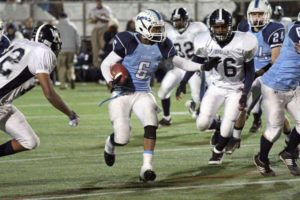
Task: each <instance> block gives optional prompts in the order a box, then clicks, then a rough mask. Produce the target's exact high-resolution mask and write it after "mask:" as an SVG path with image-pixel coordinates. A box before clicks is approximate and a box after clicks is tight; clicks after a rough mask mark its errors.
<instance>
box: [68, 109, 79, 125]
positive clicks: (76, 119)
mask: <svg viewBox="0 0 300 200" xmlns="http://www.w3.org/2000/svg"><path fill="white" fill-rule="evenodd" d="M69 119H70V121H69V125H70V126H71V127H76V126H77V125H78V124H79V116H78V115H77V114H76V113H75V112H74V111H72V114H71V115H70V116H69Z"/></svg>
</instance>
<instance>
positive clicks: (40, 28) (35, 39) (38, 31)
mask: <svg viewBox="0 0 300 200" xmlns="http://www.w3.org/2000/svg"><path fill="white" fill-rule="evenodd" d="M46 25H47V24H42V25H41V26H40V27H39V28H38V30H37V31H36V34H35V38H34V41H35V42H38V41H39V35H40V32H41V30H42V28H43V27H44V26H46Z"/></svg>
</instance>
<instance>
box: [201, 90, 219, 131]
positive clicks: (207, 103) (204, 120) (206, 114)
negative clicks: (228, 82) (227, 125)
mask: <svg viewBox="0 0 300 200" xmlns="http://www.w3.org/2000/svg"><path fill="white" fill-rule="evenodd" d="M224 96H225V94H224V90H223V89H221V88H218V87H216V86H214V85H211V86H209V88H208V89H207V91H206V93H205V95H204V97H203V99H202V102H201V106H200V114H199V116H198V117H197V121H196V125H197V128H198V129H199V130H200V131H205V130H206V129H217V128H219V127H218V125H220V124H219V123H218V120H217V119H216V117H215V116H216V113H217V112H218V110H219V108H220V107H221V105H222V104H223V102H224V100H225V98H224Z"/></svg>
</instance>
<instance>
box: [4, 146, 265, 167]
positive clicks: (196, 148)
mask: <svg viewBox="0 0 300 200" xmlns="http://www.w3.org/2000/svg"><path fill="white" fill-rule="evenodd" d="M258 145H259V144H248V145H243V147H253V146H258ZM207 148H210V145H206V146H202V147H193V148H177V149H158V150H155V152H156V154H157V153H160V152H176V151H193V150H201V149H207ZM142 152H143V151H142V150H138V151H129V152H120V153H118V155H127V154H137V153H142ZM99 155H102V154H95V155H83V154H78V155H77V156H75V158H77V157H81V156H85V157H99ZM65 158H74V156H73V157H71V156H66V155H61V156H50V157H49V156H47V157H37V158H22V159H13V160H0V163H17V162H29V161H41V160H51V159H65Z"/></svg>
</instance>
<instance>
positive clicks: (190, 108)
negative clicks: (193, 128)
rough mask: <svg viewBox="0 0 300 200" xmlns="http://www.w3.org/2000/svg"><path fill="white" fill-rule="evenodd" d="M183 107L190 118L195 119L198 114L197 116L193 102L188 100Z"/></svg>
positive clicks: (195, 105)
mask: <svg viewBox="0 0 300 200" xmlns="http://www.w3.org/2000/svg"><path fill="white" fill-rule="evenodd" d="M185 107H186V108H187V109H188V111H189V113H190V114H191V115H192V118H193V119H196V118H197V116H198V114H199V113H198V114H197V104H196V103H195V102H194V101H193V100H188V101H187V102H185Z"/></svg>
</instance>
